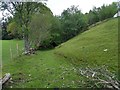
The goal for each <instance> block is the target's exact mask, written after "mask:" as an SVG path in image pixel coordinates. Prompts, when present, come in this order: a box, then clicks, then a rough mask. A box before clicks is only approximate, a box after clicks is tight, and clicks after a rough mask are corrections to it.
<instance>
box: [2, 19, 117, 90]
mask: <svg viewBox="0 0 120 90" xmlns="http://www.w3.org/2000/svg"><path fill="white" fill-rule="evenodd" d="M117 23H118V21H117V19H111V20H110V21H107V22H104V23H102V24H100V25H98V26H95V27H93V28H91V29H90V30H89V31H86V32H84V33H82V34H80V35H78V36H76V37H75V38H73V39H71V40H69V41H67V42H65V43H63V45H61V47H59V46H58V47H56V48H55V49H53V50H48V51H37V53H36V54H35V55H30V56H23V55H22V56H21V55H20V56H17V51H16V43H18V44H19V46H20V47H19V51H20V52H21V51H22V48H23V43H22V41H17V40H10V41H9V40H5V41H0V42H2V45H3V47H2V51H3V52H2V54H3V55H2V61H3V75H4V74H5V73H11V75H12V78H13V82H14V83H13V84H10V85H9V86H12V87H13V88H15V87H16V88H26V87H27V88H57V87H59V88H60V87H73V88H74V87H81V85H82V83H81V82H82V80H84V79H85V78H84V77H82V76H80V75H78V72H77V70H76V67H77V68H81V67H86V66H90V67H98V66H103V65H106V66H107V67H108V69H109V70H110V71H112V72H114V73H117V68H118V67H117V64H118V59H117V58H118V57H117V56H118V55H117V54H118V53H117V49H118V47H117V43H118V41H117V40H118V39H117V37H118V33H117V32H118V25H117ZM10 46H11V47H10ZM10 48H11V49H12V54H13V59H11V54H10ZM104 49H108V51H106V52H104Z"/></svg>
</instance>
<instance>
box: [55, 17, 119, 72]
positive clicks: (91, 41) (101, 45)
mask: <svg viewBox="0 0 120 90" xmlns="http://www.w3.org/2000/svg"><path fill="white" fill-rule="evenodd" d="M105 49H107V51H104V50H105ZM56 53H57V54H58V55H61V56H64V57H66V58H68V61H70V62H71V63H73V64H74V65H77V66H79V67H84V66H88V65H89V66H92V67H94V66H101V65H106V66H108V68H109V69H110V70H112V71H117V68H118V19H117V18H116V19H111V20H109V21H106V22H103V23H102V24H100V25H98V26H95V27H93V28H91V29H90V30H88V31H86V32H84V33H82V34H80V35H78V36H77V37H75V38H73V39H71V40H69V41H68V42H66V43H64V44H63V45H62V47H60V48H59V46H58V48H57V49H56Z"/></svg>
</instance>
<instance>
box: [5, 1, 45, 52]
mask: <svg viewBox="0 0 120 90" xmlns="http://www.w3.org/2000/svg"><path fill="white" fill-rule="evenodd" d="M4 5H7V6H6V7H5V8H6V9H7V10H8V11H9V12H10V13H11V14H12V15H13V16H14V17H15V21H16V23H17V24H18V25H19V26H20V27H21V31H22V33H23V38H24V45H25V51H26V52H28V51H29V49H30V42H29V24H30V22H31V17H32V15H33V14H34V13H37V12H42V11H44V10H43V9H47V7H46V6H45V5H44V4H42V3H40V2H8V3H5V4H4Z"/></svg>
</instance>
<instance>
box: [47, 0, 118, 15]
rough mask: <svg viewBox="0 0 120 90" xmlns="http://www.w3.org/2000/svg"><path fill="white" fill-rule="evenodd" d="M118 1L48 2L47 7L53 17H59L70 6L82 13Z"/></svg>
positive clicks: (69, 0) (51, 0)
mask: <svg viewBox="0 0 120 90" xmlns="http://www.w3.org/2000/svg"><path fill="white" fill-rule="evenodd" d="M116 1H118V0H48V2H47V6H48V7H49V8H50V9H51V11H52V12H53V14H54V15H60V14H61V13H62V11H63V10H64V9H67V8H69V7H70V6H72V5H75V6H78V5H79V7H78V8H79V9H80V10H81V11H82V12H83V13H86V12H89V10H90V9H92V8H93V6H96V7H100V6H102V5H103V4H105V5H106V4H107V5H108V4H111V3H112V2H116Z"/></svg>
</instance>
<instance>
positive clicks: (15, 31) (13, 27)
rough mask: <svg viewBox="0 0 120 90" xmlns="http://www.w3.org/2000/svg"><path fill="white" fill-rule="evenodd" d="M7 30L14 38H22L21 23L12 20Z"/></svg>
mask: <svg viewBox="0 0 120 90" xmlns="http://www.w3.org/2000/svg"><path fill="white" fill-rule="evenodd" d="M7 31H8V32H9V33H10V35H12V36H13V37H14V38H18V39H22V33H21V32H20V27H19V25H17V24H16V22H11V23H9V24H8V26H7Z"/></svg>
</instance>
